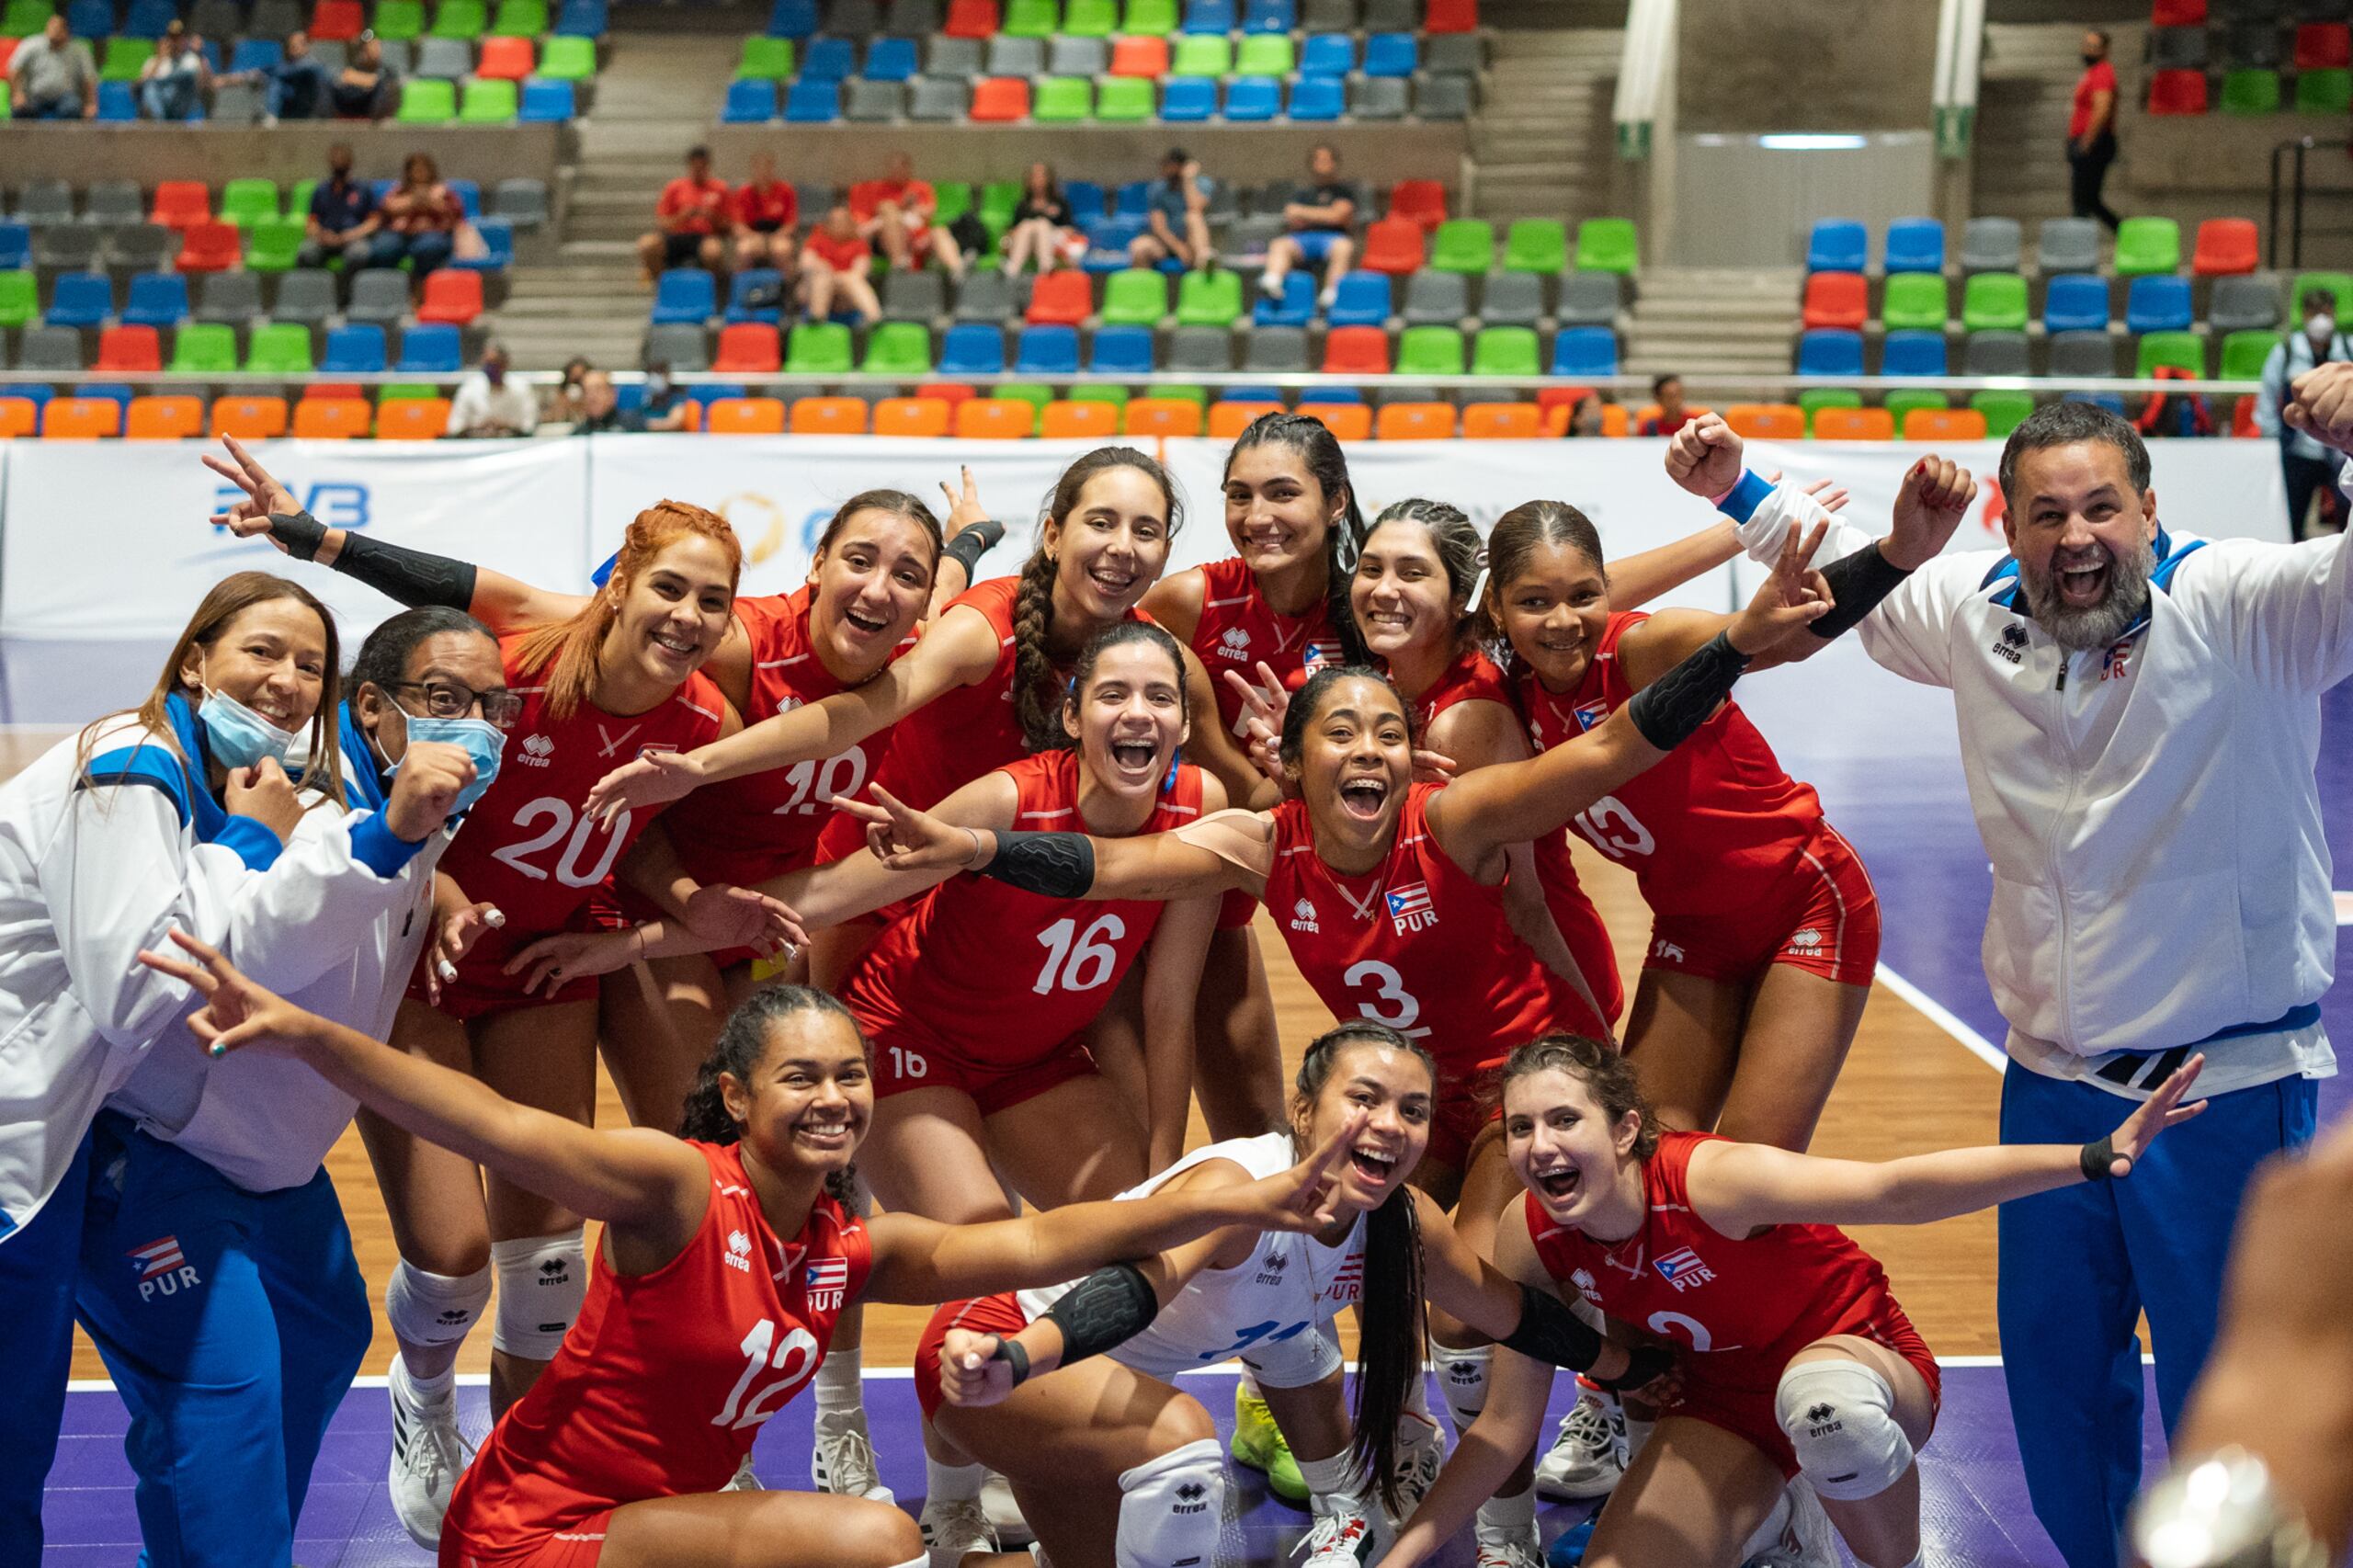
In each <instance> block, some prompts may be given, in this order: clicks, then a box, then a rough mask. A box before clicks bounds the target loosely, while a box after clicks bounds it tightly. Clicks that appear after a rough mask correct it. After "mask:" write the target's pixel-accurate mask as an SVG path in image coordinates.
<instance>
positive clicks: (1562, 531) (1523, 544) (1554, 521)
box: [1472, 501, 1608, 676]
mask: <svg viewBox="0 0 2353 1568" xmlns="http://www.w3.org/2000/svg"><path fill="white" fill-rule="evenodd" d="M1544 545H1553V546H1557V547H1565V548H1567V549H1570V550H1574V551H1576V552H1577V553H1579V554H1580V555H1583V556H1584V557H1586V559H1587V560H1589V561H1591V562H1593V564H1594V565H1595V567H1597V569H1599V570H1601V571H1603V572H1605V573H1606V572H1607V571H1608V562H1606V561H1605V560H1603V558H1602V554H1601V532H1600V530H1599V529H1597V528H1595V527H1594V526H1593V519H1592V518H1591V517H1586V515H1585V514H1584V513H1583V512H1580V511H1578V510H1577V509H1576V508H1575V507H1574V506H1570V505H1569V504H1568V503H1567V502H1566V501H1523V502H1521V503H1520V504H1519V505H1518V506H1514V507H1513V508H1512V509H1511V510H1510V511H1508V512H1506V513H1505V514H1504V515H1503V516H1502V517H1497V518H1496V519H1495V528H1494V530H1493V531H1492V532H1490V533H1489V534H1488V535H1487V574H1488V575H1487V584H1488V587H1487V592H1486V593H1485V594H1484V595H1483V597H1481V598H1480V601H1479V602H1478V603H1477V604H1476V605H1473V606H1472V614H1474V615H1476V616H1477V617H1478V618H1479V638H1480V641H1482V642H1485V643H1486V644H1487V648H1488V652H1489V653H1492V654H1493V655H1494V657H1495V663H1496V664H1498V665H1502V666H1503V670H1504V673H1505V674H1506V675H1507V676H1518V675H1519V674H1520V670H1521V663H1520V657H1519V654H1518V653H1517V652H1515V651H1514V650H1513V648H1512V645H1511V638H1510V637H1509V635H1507V634H1506V632H1505V631H1504V618H1503V597H1504V585H1505V584H1506V583H1508V582H1510V581H1511V580H1512V579H1513V578H1515V577H1517V576H1518V575H1519V574H1520V573H1521V572H1522V571H1523V570H1525V569H1526V568H1527V565H1528V558H1529V556H1531V555H1533V554H1535V553H1536V551H1538V549H1540V547H1542V546H1544Z"/></svg>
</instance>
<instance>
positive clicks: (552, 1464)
mask: <svg viewBox="0 0 2353 1568" xmlns="http://www.w3.org/2000/svg"><path fill="white" fill-rule="evenodd" d="M688 1147H689V1148H691V1149H693V1150H694V1151H695V1152H696V1153H699V1154H700V1155H701V1156H702V1157H703V1160H704V1161H705V1162H706V1163H707V1164H708V1165H710V1206H709V1207H708V1208H707V1209H705V1210H704V1211H703V1217H702V1223H701V1224H700V1225H699V1226H698V1227H696V1230H695V1233H694V1236H693V1238H692V1239H691V1240H689V1241H688V1243H687V1245H686V1248H685V1250H684V1251H682V1252H680V1253H679V1254H678V1256H676V1257H674V1258H672V1259H671V1260H670V1261H669V1262H668V1263H665V1264H664V1265H663V1266H662V1267H659V1268H657V1269H655V1270H654V1271H653V1272H652V1273H650V1274H638V1275H623V1274H619V1273H616V1272H615V1271H614V1270H613V1268H612V1267H611V1266H610V1264H609V1263H608V1262H607V1261H606V1259H605V1258H604V1257H603V1256H598V1258H597V1264H596V1267H595V1268H594V1270H593V1271H592V1272H591V1274H590V1276H589V1281H588V1299H587V1301H585V1303H584V1304H583V1306H582V1307H581V1311H580V1317H579V1321H577V1322H576V1323H574V1324H573V1326H572V1332H571V1333H569V1334H568V1335H565V1336H564V1341H563V1348H562V1349H560V1350H558V1351H557V1352H556V1357H555V1359H554V1360H553V1361H551V1362H550V1363H549V1364H548V1369H547V1370H546V1372H544V1373H543V1374H541V1376H540V1381H538V1382H536V1383H534V1384H533V1385H532V1386H531V1391H530V1392H529V1393H527V1394H525V1395H524V1396H523V1397H522V1399H521V1400H519V1401H517V1403H516V1404H515V1407H514V1408H513V1409H511V1410H509V1411H508V1412H507V1413H506V1416H505V1418H504V1419H502V1420H501V1421H500V1422H499V1423H498V1425H497V1426H495V1427H494V1428H493V1429H492V1431H491V1434H490V1437H489V1438H488V1439H487V1440H486V1441H484V1442H483V1446H482V1450H481V1452H480V1453H479V1454H477V1455H476V1456H475V1458H474V1461H473V1463H472V1465H471V1466H469V1467H468V1468H467V1470H466V1473H465V1475H464V1477H463V1478H462V1479H461V1480H460V1482H459V1483H458V1488H457V1492H456V1493H455V1494H454V1495H452V1496H451V1498H450V1499H449V1515H448V1517H447V1518H446V1519H445V1521H444V1522H443V1524H442V1528H441V1561H442V1562H445V1563H457V1562H466V1561H468V1559H469V1557H470V1556H475V1557H481V1558H483V1559H485V1560H489V1559H494V1558H495V1557H496V1556H497V1555H498V1554H500V1553H505V1552H513V1551H517V1550H518V1549H525V1548H529V1547H530V1546H531V1545H532V1544H533V1543H535V1542H537V1541H540V1540H544V1539H546V1538H547V1537H548V1536H549V1535H551V1534H553V1533H556V1532H560V1531H563V1530H566V1529H570V1528H574V1527H577V1526H579V1525H580V1524H582V1523H583V1522H585V1521H586V1520H588V1519H591V1518H593V1517H596V1516H597V1514H600V1513H602V1512H604V1511H605V1510H607V1509H608V1508H613V1507H617V1506H620V1505H621V1504H624V1503H634V1502H641V1501H643V1500H644V1499H646V1498H649V1497H673V1496H681V1495H686V1494H695V1493H705V1492H716V1491H718V1490H719V1489H720V1488H721V1487H722V1486H724V1485H726V1484H727V1483H728V1481H729V1479H730V1478H731V1477H733V1475H734V1473H735V1467H736V1466H737V1465H738V1464H740V1463H742V1462H743V1460H744V1457H745V1455H746V1454H748V1453H750V1452H751V1451H752V1441H753V1439H754V1438H755V1437H757V1436H758V1435H759V1429H760V1426H761V1424H762V1423H764V1422H766V1421H767V1419H768V1417H769V1416H771V1415H775V1414H776V1413H777V1412H778V1411H779V1410H780V1409H782V1408H783V1407H784V1405H785V1403H787V1402H788V1401H790V1399H791V1398H792V1396H793V1395H794V1394H796V1393H798V1392H800V1391H801V1386H802V1385H803V1384H804V1383H806V1382H808V1381H809V1380H810V1378H811V1377H812V1376H813V1374H814V1373H815V1372H816V1370H817V1366H818V1363H819V1362H821V1361H823V1360H824V1358H825V1347H826V1346H828V1345H829V1344H831V1343H832V1341H833V1336H834V1324H835V1322H836V1321H837V1320H838V1319H839V1317H840V1315H841V1312H842V1307H843V1304H844V1303H845V1302H847V1301H856V1300H857V1299H858V1293H859V1292H860V1291H861V1290H864V1289H865V1286H866V1277H867V1275H868V1273H869V1271H870V1268H871V1267H872V1264H873V1248H872V1244H871V1243H870V1239H869V1237H868V1234H867V1231H866V1227H865V1226H864V1225H863V1224H861V1223H860V1222H859V1221H858V1217H857V1216H856V1215H854V1214H850V1213H848V1212H847V1211H846V1210H843V1208H842V1207H841V1206H840V1205H839V1204H837V1203H835V1201H834V1200H833V1199H831V1198H828V1197H824V1196H820V1197H819V1198H818V1199H817V1201H816V1203H815V1205H814V1206H813V1208H812V1209H811V1210H810V1213H809V1221H808V1223H807V1224H806V1225H805V1226H804V1227H803V1228H802V1229H801V1233H800V1234H798V1235H796V1236H793V1237H791V1238H790V1239H785V1238H781V1237H779V1236H778V1235H777V1233H775V1232H774V1231H773V1230H771V1229H769V1227H768V1222H767V1216H766V1215H764V1214H763V1213H762V1212H761V1210H760V1203H759V1199H758V1198H757V1197H756V1195H755V1194H754V1193H753V1191H752V1187H751V1184H750V1182H748V1181H747V1180H746V1179H745V1175H744V1162H743V1157H742V1155H741V1153H740V1152H739V1151H738V1150H737V1148H736V1147H735V1146H734V1145H733V1144H723V1145H722V1144H713V1143H689V1144H688ZM598 1250H599V1253H600V1254H601V1252H602V1246H601V1244H600V1245H599V1249H598Z"/></svg>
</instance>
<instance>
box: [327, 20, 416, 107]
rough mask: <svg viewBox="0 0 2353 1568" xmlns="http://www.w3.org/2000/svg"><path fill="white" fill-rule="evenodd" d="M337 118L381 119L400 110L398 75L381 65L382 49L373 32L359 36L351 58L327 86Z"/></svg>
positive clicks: (382, 62) (353, 45)
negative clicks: (395, 110)
mask: <svg viewBox="0 0 2353 1568" xmlns="http://www.w3.org/2000/svg"><path fill="white" fill-rule="evenodd" d="M327 102H328V105H329V107H330V108H333V109H334V110H335V118H336V119H387V118H389V117H390V116H391V114H392V110H394V109H396V108H399V107H400V102H401V74H400V73H399V72H397V71H395V70H393V69H392V67H391V66H389V65H387V64H385V63H384V46H383V44H382V43H381V42H380V41H378V40H377V38H376V35H375V34H374V33H373V32H364V33H361V34H360V35H359V37H358V40H355V41H354V42H353V44H352V46H351V56H350V58H349V59H348V60H347V61H346V62H344V67H343V69H342V71H341V72H339V73H337V74H336V75H335V80H334V81H333V82H331V83H330V84H328V86H327Z"/></svg>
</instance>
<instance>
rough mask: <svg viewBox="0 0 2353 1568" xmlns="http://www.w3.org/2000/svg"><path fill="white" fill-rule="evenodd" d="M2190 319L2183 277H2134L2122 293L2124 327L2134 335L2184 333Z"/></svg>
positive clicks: (2187, 282) (2186, 286) (2165, 275)
mask: <svg viewBox="0 0 2353 1568" xmlns="http://www.w3.org/2000/svg"><path fill="white" fill-rule="evenodd" d="M2194 319H2195V316H2194V312H2192V310H2191V308H2190V303H2189V279H2188V278H2176V277H2173V276H2172V275H2170V274H2164V273H2161V274H2157V275H2155V276H2153V277H2147V278H2134V279H2132V286H2131V290H2129V291H2127V293H2126V294H2125V296H2124V327H2125V330H2126V331H2128V332H2131V333H2133V334H2135V335H2138V334H2140V333H2143V332H2188V330H2189V327H2190V324H2191V322H2192V321H2193V320H2194Z"/></svg>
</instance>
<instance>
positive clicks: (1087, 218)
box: [1063, 179, 1103, 229]
mask: <svg viewBox="0 0 2353 1568" xmlns="http://www.w3.org/2000/svg"><path fill="white" fill-rule="evenodd" d="M1063 200H1064V201H1067V202H1069V203H1070V215H1071V221H1072V222H1075V223H1076V224H1077V225H1078V226H1079V227H1080V228H1082V229H1083V228H1085V227H1086V225H1087V224H1089V223H1092V222H1095V221H1096V220H1097V219H1098V218H1100V217H1102V216H1103V186H1102V183H1101V182H1100V181H1097V180H1091V179H1066V180H1064V181H1063Z"/></svg>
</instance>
